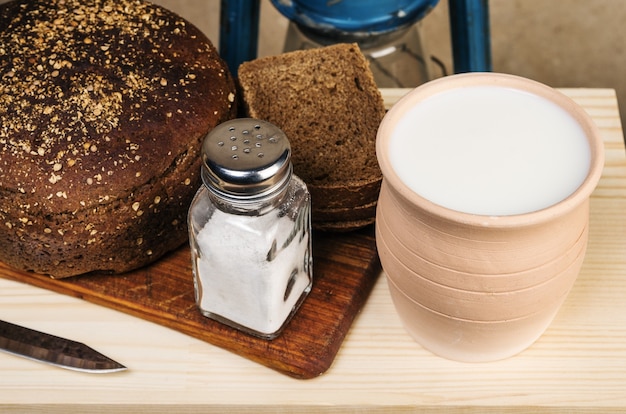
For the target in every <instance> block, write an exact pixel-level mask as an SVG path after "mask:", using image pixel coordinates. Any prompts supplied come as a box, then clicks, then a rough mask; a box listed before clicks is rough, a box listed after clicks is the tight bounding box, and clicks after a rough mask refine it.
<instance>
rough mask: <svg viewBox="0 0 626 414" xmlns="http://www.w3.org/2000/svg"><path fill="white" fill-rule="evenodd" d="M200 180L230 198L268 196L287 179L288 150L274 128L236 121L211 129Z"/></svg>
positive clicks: (248, 120) (204, 147)
mask: <svg viewBox="0 0 626 414" xmlns="http://www.w3.org/2000/svg"><path fill="white" fill-rule="evenodd" d="M202 161H203V168H202V180H203V182H204V184H205V185H206V186H207V187H209V189H211V190H213V191H214V192H217V193H220V194H222V195H224V196H230V197H237V198H240V197H251V196H262V195H265V194H271V193H272V192H274V191H275V190H277V189H279V188H281V187H282V186H283V185H284V184H286V183H287V182H288V181H289V179H290V178H291V170H292V166H291V146H290V144H289V140H288V139H287V137H286V135H285V133H284V132H283V131H282V130H281V129H280V128H278V127H277V126H275V125H273V124H271V123H269V122H265V121H262V120H258V119H253V118H239V119H233V120H231V121H227V122H224V123H222V124H220V125H218V126H217V127H215V128H214V129H213V130H212V131H211V132H209V134H207V136H206V137H205V138H204V142H203V144H202Z"/></svg>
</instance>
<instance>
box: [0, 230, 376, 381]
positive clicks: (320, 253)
mask: <svg viewBox="0 0 626 414" xmlns="http://www.w3.org/2000/svg"><path fill="white" fill-rule="evenodd" d="M380 270H381V268H380V262H379V259H378V255H377V252H376V242H375V237H374V226H373V225H371V226H368V227H366V228H364V229H362V230H359V231H356V232H350V233H337V234H332V233H322V232H318V233H314V236H313V278H314V279H313V288H312V290H311V293H310V294H309V296H308V297H307V299H306V300H305V301H304V303H303V304H302V306H301V308H300V310H299V311H298V312H297V313H296V315H295V316H294V318H293V319H292V320H291V321H290V323H289V325H288V326H287V327H286V328H285V330H284V331H283V333H282V334H281V336H279V337H278V338H276V339H274V340H273V341H266V340H263V339H258V338H255V337H252V336H250V335H247V334H244V333H241V332H239V331H237V330H235V329H232V328H229V327H227V326H225V325H222V324H220V323H218V322H215V321H213V320H211V319H208V318H206V317H204V316H202V315H201V314H200V312H199V311H198V308H197V307H196V303H195V299H194V287H193V279H192V270H191V258H190V252H189V248H188V247H183V248H180V249H179V250H177V251H175V252H173V253H172V254H170V255H169V256H167V257H165V258H164V259H161V260H160V261H158V262H157V263H155V264H153V265H151V266H149V267H146V268H143V269H140V270H137V271H134V272H130V273H127V274H123V275H88V276H78V277H73V278H69V279H61V280H55V279H51V278H49V277H47V276H44V275H38V274H34V273H25V272H19V271H16V270H14V269H11V268H9V267H7V266H6V265H5V264H3V263H0V277H4V278H6V279H12V280H16V281H21V282H26V283H29V284H32V285H35V286H38V287H42V288H45V289H50V290H52V291H55V292H59V293H63V294H67V295H71V296H75V297H78V298H81V299H84V300H86V301H89V302H93V303H96V304H98V305H102V306H106V307H109V308H113V309H116V310H119V311H122V312H125V313H128V314H131V315H134V316H137V317H139V318H143V319H146V320H149V321H152V322H155V323H158V324H161V325H164V326H167V327H169V328H172V329H175V330H177V331H180V332H183V333H185V334H187V335H190V336H193V337H196V338H199V339H201V340H204V341H206V342H209V343H211V344H214V345H217V346H219V347H222V348H225V349H227V350H230V351H232V352H234V353H236V354H239V355H241V356H243V357H246V358H249V359H251V360H253V361H256V362H258V363H261V364H263V365H266V366H268V367H270V368H272V369H275V370H277V371H279V372H282V373H284V374H287V375H289V376H291V377H294V378H300V379H307V378H314V377H316V376H319V375H321V374H323V373H324V372H326V370H327V369H328V368H329V367H330V366H331V364H332V362H333V360H334V358H335V355H336V354H337V351H338V350H339V348H340V346H341V343H342V342H343V339H344V338H345V336H346V333H347V332H348V329H349V328H350V326H351V324H352V321H353V320H354V318H355V316H356V315H357V313H358V312H359V311H360V309H361V308H362V306H363V304H364V303H365V300H366V299H367V297H368V295H369V293H370V291H371V289H372V287H373V285H374V282H375V281H376V279H377V277H378V275H379V274H380Z"/></svg>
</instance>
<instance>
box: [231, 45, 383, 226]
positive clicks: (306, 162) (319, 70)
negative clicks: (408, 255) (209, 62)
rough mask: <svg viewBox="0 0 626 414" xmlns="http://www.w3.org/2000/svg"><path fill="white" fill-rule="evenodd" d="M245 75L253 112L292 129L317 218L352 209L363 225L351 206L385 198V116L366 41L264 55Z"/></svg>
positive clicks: (245, 67)
mask: <svg viewBox="0 0 626 414" xmlns="http://www.w3.org/2000/svg"><path fill="white" fill-rule="evenodd" d="M238 73H239V85H240V88H241V92H242V94H241V95H242V98H243V103H244V109H245V111H246V114H247V116H250V117H253V118H258V119H263V120H266V121H269V122H271V123H273V124H275V125H277V126H278V127H279V128H281V129H282V130H283V131H284V132H285V133H286V134H287V137H288V138H289V141H290V143H291V146H292V149H293V157H292V161H293V165H294V171H295V173H296V174H297V175H298V176H299V177H300V178H302V179H303V180H304V181H305V182H306V184H307V186H308V187H309V191H310V192H311V199H312V204H313V207H312V212H313V213H312V214H313V220H314V222H315V221H319V220H316V217H315V214H316V211H320V210H326V209H345V210H346V215H345V217H344V220H345V221H346V222H353V223H354V224H357V222H355V221H354V219H353V218H352V217H351V213H350V209H351V208H353V207H356V206H362V205H365V204H370V203H375V202H376V200H377V199H378V193H379V190H380V184H381V181H382V174H381V172H380V169H379V167H378V162H377V159H376V144H375V143H376V132H377V130H378V126H379V124H380V122H381V121H382V118H383V116H384V115H385V107H384V104H383V99H382V96H381V95H380V92H379V90H378V88H377V86H376V83H375V82H374V78H373V75H372V72H371V70H370V68H369V63H368V62H367V60H366V58H365V57H364V56H363V54H362V53H361V51H360V50H359V47H358V45H356V44H337V45H333V46H327V47H323V48H318V49H309V50H299V51H294V52H289V53H284V54H281V55H277V56H269V57H264V58H260V59H256V60H253V61H250V62H245V63H243V64H242V65H241V66H240V67H239V72H238ZM372 218H373V215H372ZM360 223H361V221H358V227H361V224H360Z"/></svg>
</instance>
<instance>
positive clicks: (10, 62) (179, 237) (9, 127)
mask: <svg viewBox="0 0 626 414" xmlns="http://www.w3.org/2000/svg"><path fill="white" fill-rule="evenodd" d="M0 73H1V74H3V75H2V77H1V78H0V92H1V94H0V96H1V97H0V125H2V129H1V130H0V150H1V151H0V229H1V230H0V233H2V234H0V260H2V261H4V262H6V263H8V264H9V265H11V266H13V267H16V268H19V269H23V270H31V271H35V272H38V273H46V274H50V275H51V276H53V277H57V278H62V277H68V276H73V275H77V274H83V273H87V272H93V271H105V272H113V273H120V272H125V271H128V270H132V269H135V268H137V267H140V266H143V265H145V264H148V263H151V262H153V261H154V260H156V259H158V258H159V257H161V256H163V255H164V254H165V253H167V252H168V251H170V250H172V249H174V248H176V247H178V246H180V245H181V244H183V243H184V242H186V240H187V230H186V214H187V209H188V206H189V204H190V202H191V199H192V197H193V195H194V193H195V191H196V189H197V188H198V187H199V185H200V178H199V170H200V157H199V152H200V147H201V141H202V139H203V137H204V135H206V133H207V132H208V131H209V130H210V129H212V128H213V127H214V126H216V125H217V124H219V123H221V122H223V121H226V120H227V119H230V118H232V117H234V116H235V115H236V105H235V87H234V82H233V79H232V78H231V75H230V73H229V72H228V69H227V67H226V65H225V64H224V62H223V61H222V60H221V59H220V58H219V56H218V53H217V51H216V49H215V48H214V47H213V45H212V44H211V42H210V41H209V40H208V39H207V38H206V36H204V35H203V34H202V33H201V32H200V31H199V30H198V29H197V28H195V27H194V26H192V25H191V24H189V23H188V22H186V21H185V20H183V19H182V18H180V17H179V16H177V15H175V14H174V13H171V12H169V11H168V10H166V9H164V8H161V7H159V6H155V5H152V4H150V3H148V2H144V1H141V0H139V1H135V0H121V1H119V0H104V1H95V0H83V1H78V0H65V1H63V0H48V1H46V2H36V1H29V0H19V1H17V0H16V1H11V2H8V3H5V4H2V5H0Z"/></svg>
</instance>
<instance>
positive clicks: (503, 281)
mask: <svg viewBox="0 0 626 414" xmlns="http://www.w3.org/2000/svg"><path fill="white" fill-rule="evenodd" d="M377 157H378V161H379V164H380V166H381V170H382V172H383V177H384V178H383V183H382V188H381V192H380V198H379V202H378V208H377V218H376V238H377V247H378V252H379V255H380V259H381V263H382V266H383V269H384V271H385V274H386V276H387V281H388V285H389V289H390V292H391V295H392V299H393V301H394V305H395V306H396V309H397V311H398V314H399V316H400V318H401V319H402V321H403V323H404V326H405V327H406V329H407V331H408V332H409V333H410V334H411V336H412V337H413V338H414V339H415V340H416V341H417V342H418V343H420V344H421V345H422V346H424V347H425V348H427V349H429V350H430V351H432V352H433V353H435V354H438V355H440V356H443V357H446V358H449V359H453V360H461V361H492V360H497V359H502V358H507V357H510V356H513V355H515V354H517V353H519V352H521V351H523V350H524V349H526V348H527V347H528V346H530V345H531V344H532V343H533V342H535V341H536V340H537V339H538V338H539V337H540V336H541V334H542V333H543V332H544V331H545V330H546V329H547V327H548V326H549V324H550V323H551V321H552V320H553V318H554V316H555V315H556V313H557V311H558V310H559V308H560V306H561V304H562V303H563V302H564V301H565V299H566V297H567V294H568V292H569V291H570V289H571V287H572V285H573V284H574V283H575V280H576V276H577V275H578V273H579V270H580V268H581V266H582V264H583V262H584V254H585V250H586V245H587V237H588V226H589V197H590V195H591V193H592V191H593V190H594V188H595V186H596V185H597V182H598V180H599V178H600V175H601V172H602V168H603V164H604V155H603V145H602V141H601V138H600V136H599V132H598V129H597V127H596V126H595V125H594V124H593V121H592V120H591V119H590V117H589V116H588V115H587V114H586V113H585V111H584V110H583V109H582V108H581V107H580V106H579V105H577V104H576V103H575V102H573V101H572V100H571V99H569V98H568V97H566V96H565V95H563V94H561V93H560V92H558V91H556V90H554V89H552V88H550V87H548V86H546V85H543V84H540V83H538V82H534V81H532V80H529V79H524V78H521V77H517V76H512V75H505V74H497V73H469V74H461V75H453V76H448V77H445V78H441V79H438V80H435V81H432V82H429V83H427V84H425V85H422V86H420V87H418V88H416V89H414V90H412V91H411V92H409V94H408V95H407V96H405V97H404V98H403V99H401V100H400V101H399V102H398V103H397V104H396V105H395V106H394V107H393V108H392V109H391V110H390V111H389V112H388V113H387V115H386V116H385V118H384V119H383V122H382V123H381V126H380V128H379V131H378V137H377Z"/></svg>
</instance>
